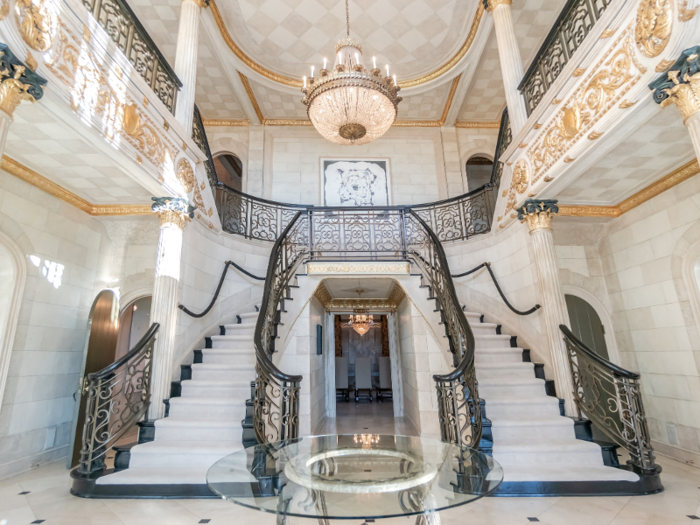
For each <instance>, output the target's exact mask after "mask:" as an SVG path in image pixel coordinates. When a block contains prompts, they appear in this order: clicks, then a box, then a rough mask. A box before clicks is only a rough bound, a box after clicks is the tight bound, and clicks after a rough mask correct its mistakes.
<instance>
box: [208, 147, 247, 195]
mask: <svg viewBox="0 0 700 525" xmlns="http://www.w3.org/2000/svg"><path fill="white" fill-rule="evenodd" d="M214 169H215V170H216V177H217V179H218V180H219V182H221V183H222V184H225V185H226V186H228V187H229V188H233V189H234V190H238V191H242V188H243V163H242V162H241V159H239V158H238V157H236V156H235V155H231V154H229V153H224V154H222V155H218V156H216V157H215V158H214Z"/></svg>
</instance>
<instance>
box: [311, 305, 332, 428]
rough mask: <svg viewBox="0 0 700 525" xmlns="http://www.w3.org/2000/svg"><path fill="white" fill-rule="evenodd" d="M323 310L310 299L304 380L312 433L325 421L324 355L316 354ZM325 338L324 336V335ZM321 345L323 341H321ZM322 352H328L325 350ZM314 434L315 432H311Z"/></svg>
mask: <svg viewBox="0 0 700 525" xmlns="http://www.w3.org/2000/svg"><path fill="white" fill-rule="evenodd" d="M325 312H326V311H325V309H324V308H323V305H322V304H321V302H320V301H319V300H318V299H316V298H315V297H312V298H311V300H310V301H309V374H308V376H307V377H306V380H307V381H308V382H309V389H310V391H311V396H310V403H311V406H310V418H311V420H310V421H309V425H310V427H311V430H312V431H315V429H317V428H320V426H321V425H323V423H324V422H325V419H326V406H327V403H326V370H325V366H324V365H325V359H324V357H325V356H324V355H318V354H317V353H316V350H317V348H316V344H317V332H316V327H317V326H318V325H321V326H323V318H324V316H325ZM324 337H325V334H324ZM322 343H323V341H322ZM323 351H324V352H326V351H330V350H329V349H327V348H324V349H323ZM313 433H314V434H316V432H313Z"/></svg>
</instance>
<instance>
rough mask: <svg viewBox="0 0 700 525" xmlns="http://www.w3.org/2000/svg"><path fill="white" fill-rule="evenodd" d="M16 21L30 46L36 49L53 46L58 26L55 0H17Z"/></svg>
mask: <svg viewBox="0 0 700 525" xmlns="http://www.w3.org/2000/svg"><path fill="white" fill-rule="evenodd" d="M15 21H16V22H17V27H18V28H19V32H20V34H21V35H22V38H23V39H24V41H25V42H26V43H27V45H29V47H31V48H32V49H35V50H36V51H46V50H48V49H49V48H50V47H51V44H52V43H53V39H54V36H55V35H56V29H57V27H58V15H57V14H56V12H55V6H54V4H53V0H16V2H15Z"/></svg>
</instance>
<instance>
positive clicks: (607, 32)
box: [600, 28, 617, 40]
mask: <svg viewBox="0 0 700 525" xmlns="http://www.w3.org/2000/svg"><path fill="white" fill-rule="evenodd" d="M616 31H617V29H610V28H607V29H606V30H605V31H603V32H602V33H601V35H600V39H601V40H605V39H606V38H610V37H611V36H613V35H614V34H615V32H616Z"/></svg>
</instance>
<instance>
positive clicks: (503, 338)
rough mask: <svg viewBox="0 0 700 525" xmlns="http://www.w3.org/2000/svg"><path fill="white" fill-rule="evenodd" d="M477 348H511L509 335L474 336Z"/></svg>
mask: <svg viewBox="0 0 700 525" xmlns="http://www.w3.org/2000/svg"><path fill="white" fill-rule="evenodd" d="M474 340H475V342H476V348H509V347H510V336H509V335H507V334H506V335H496V334H494V335H476V334H474Z"/></svg>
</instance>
